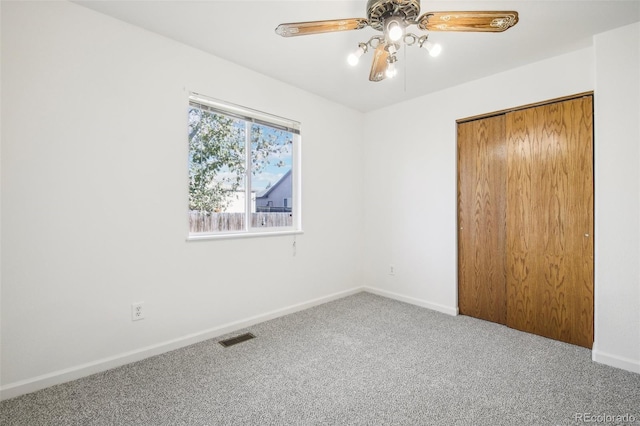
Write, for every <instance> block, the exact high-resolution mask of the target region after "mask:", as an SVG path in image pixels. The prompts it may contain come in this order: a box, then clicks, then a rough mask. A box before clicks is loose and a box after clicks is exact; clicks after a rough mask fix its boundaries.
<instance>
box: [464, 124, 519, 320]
mask: <svg viewBox="0 0 640 426" xmlns="http://www.w3.org/2000/svg"><path fill="white" fill-rule="evenodd" d="M505 199H506V146H505V116H504V115H499V116H496V117H490V118H485V119H482V120H475V121H470V122H466V123H459V124H458V307H459V310H460V313H461V314H463V315H469V316H472V317H476V318H482V319H484V320H487V321H493V322H497V323H501V324H504V323H505V322H506V315H507V311H506V309H507V306H506V275H505V260H506V259H505V244H506V242H505V239H506V235H505V233H506V227H505V215H506V211H505V209H506V206H505Z"/></svg>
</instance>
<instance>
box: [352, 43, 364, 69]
mask: <svg viewBox="0 0 640 426" xmlns="http://www.w3.org/2000/svg"><path fill="white" fill-rule="evenodd" d="M367 50H368V47H367V45H366V44H365V43H359V44H358V48H357V49H356V50H355V51H354V52H353V53H351V54H350V55H349V57H348V58H347V62H349V65H351V66H352V67H355V66H356V65H358V62H360V56H362V55H364V54H365V53H367Z"/></svg>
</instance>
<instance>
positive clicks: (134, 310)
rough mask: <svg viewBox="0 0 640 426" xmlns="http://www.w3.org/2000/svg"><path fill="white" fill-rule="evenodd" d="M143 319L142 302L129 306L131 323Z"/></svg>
mask: <svg viewBox="0 0 640 426" xmlns="http://www.w3.org/2000/svg"><path fill="white" fill-rule="evenodd" d="M141 319H144V302H138V303H132V304H131V321H138V320H141Z"/></svg>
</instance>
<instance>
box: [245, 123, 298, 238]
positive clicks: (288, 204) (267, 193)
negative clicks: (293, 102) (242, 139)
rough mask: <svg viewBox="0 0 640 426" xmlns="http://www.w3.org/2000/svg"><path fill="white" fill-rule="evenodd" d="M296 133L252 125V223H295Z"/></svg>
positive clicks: (277, 224) (278, 225)
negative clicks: (294, 152) (253, 198)
mask: <svg viewBox="0 0 640 426" xmlns="http://www.w3.org/2000/svg"><path fill="white" fill-rule="evenodd" d="M293 137H294V135H293V134H292V133H289V132H287V131H285V130H279V129H274V128H272V127H269V126H265V125H260V124H252V126H251V190H252V193H253V194H255V213H254V214H253V215H252V220H251V226H252V227H257V228H269V227H281V226H287V227H290V226H292V225H293V203H292V201H293V177H292V160H293Z"/></svg>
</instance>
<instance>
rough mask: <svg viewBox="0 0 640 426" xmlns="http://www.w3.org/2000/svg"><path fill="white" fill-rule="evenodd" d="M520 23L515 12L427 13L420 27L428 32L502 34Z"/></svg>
mask: <svg viewBox="0 0 640 426" xmlns="http://www.w3.org/2000/svg"><path fill="white" fill-rule="evenodd" d="M517 23H518V12H515V11H491V10H485V11H477V12H427V13H425V14H423V15H422V16H421V17H420V18H418V27H419V28H420V29H421V30H427V31H475V32H502V31H506V30H508V29H509V28H511V27H513V26H514V25H515V24H517Z"/></svg>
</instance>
